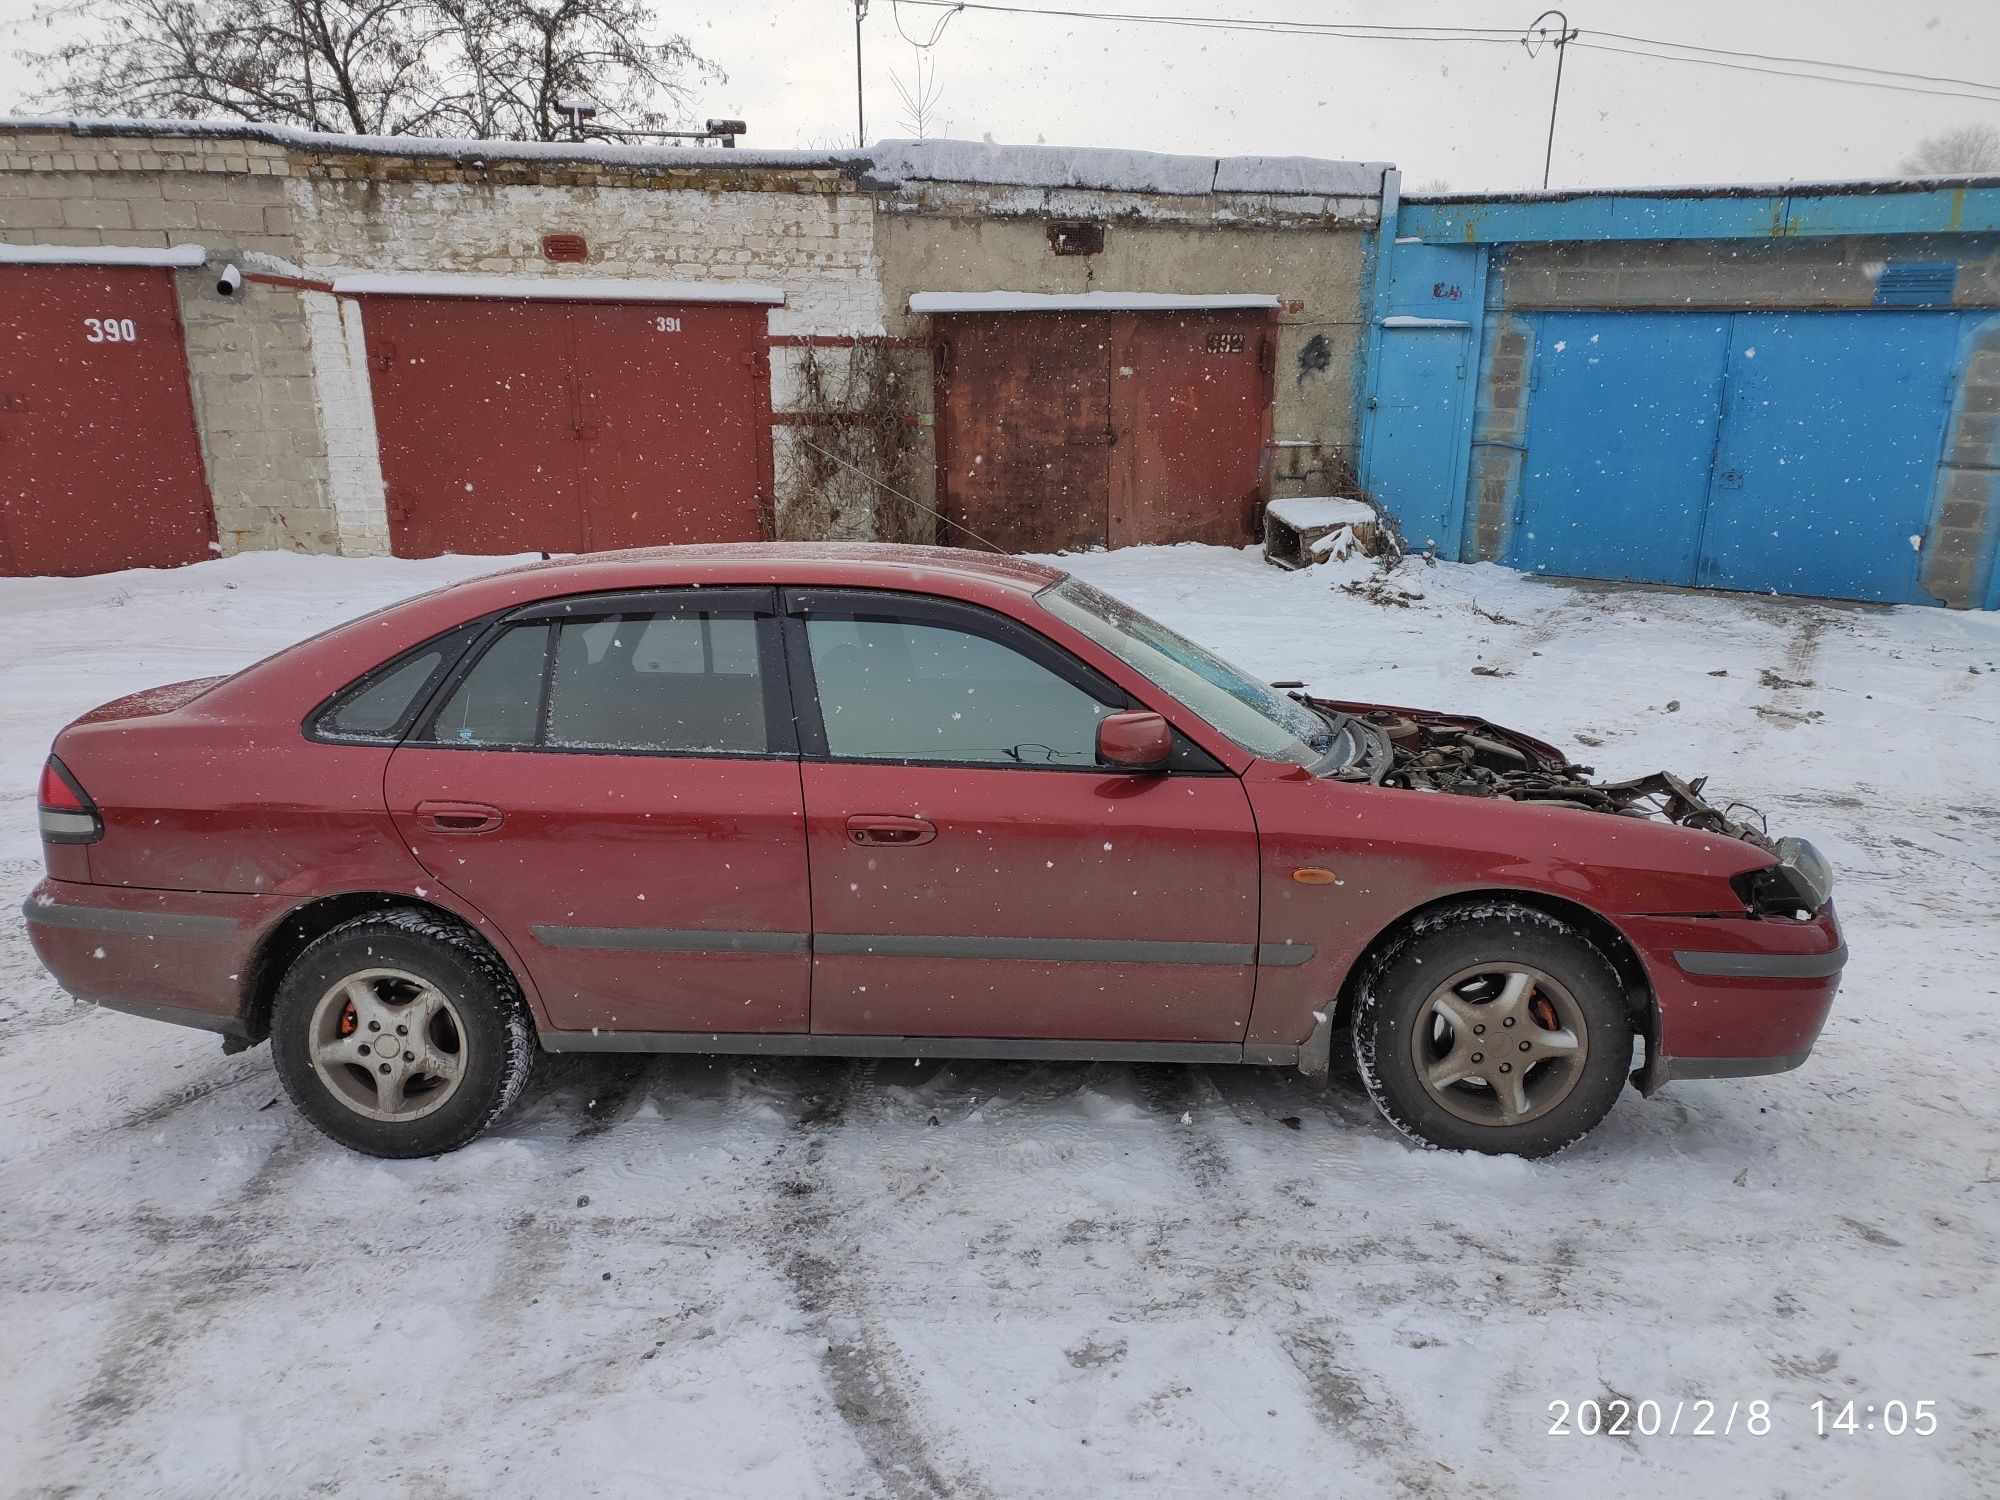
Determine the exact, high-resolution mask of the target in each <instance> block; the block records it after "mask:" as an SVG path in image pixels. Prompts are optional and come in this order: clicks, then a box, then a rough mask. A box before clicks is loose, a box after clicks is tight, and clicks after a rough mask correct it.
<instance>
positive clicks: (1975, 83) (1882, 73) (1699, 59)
mask: <svg viewBox="0 0 2000 1500" xmlns="http://www.w3.org/2000/svg"><path fill="white" fill-rule="evenodd" d="M903 3H905V4H909V5H921V6H930V7H933V8H940V9H956V10H976V11H987V12H991V13H994V14H998V15H1012V16H1039V17H1042V18H1044V19H1048V20H1075V21H1109V22H1125V23H1128V24H1132V25H1142V26H1173V27H1180V28H1183V29H1192V30H1204V31H1241V32H1252V33H1262V34H1265V35H1278V36H1327V37H1340V38H1345V39H1348V40H1353V41H1397V42H1433V43H1440V44H1453V43H1488V44H1506V43H1512V42H1518V41H1520V40H1521V32H1520V31H1519V30H1517V29H1514V28H1502V27H1494V26H1410V25H1385V24H1377V23H1367V22H1360V21H1353V22H1348V21H1287V20H1279V19H1275V18H1270V17H1256V16H1200V15H1194V16H1190V15H1167V14H1161V13H1158V12H1142V11H1106V10H1078V9H1071V8H1065V7H1056V6H1033V5H1006V4H998V3H993V0H903ZM1592 36H1606V37H1611V38H1614V39H1615V40H1617V41H1626V42H1634V43H1638V44H1639V46H1638V47H1617V46H1610V45H1607V44H1606V43H1603V42H1594V41H1590V40H1587V38H1589V37H1592ZM1572 45H1575V46H1578V47H1588V48H1591V49H1593V50H1595V51H1598V52H1612V53H1619V54H1622V55H1624V56H1627V57H1644V58H1651V59H1654V60H1656V61H1660V62H1679V63H1692V64H1695V65H1697V66H1701V67H1711V68H1727V69H1729V70H1731V71H1733V72H1742V73H1762V74H1766V75H1768V76H1770V77H1775V78H1800V79H1804V80H1805V81H1807V82H1809V83H1844V84H1851V85H1854V86H1857V87H1861V88H1875V89H1891V90H1895V91H1898V92H1901V93H1907V94H1921V95H1924V96H1926V97H1930V98H1943V99H1973V100H1978V101H1981V102H1984V103H2000V83H1982V82H1980V81H1979V80H1977V79H1972V78H1951V77H1945V76H1942V75H1937V74H1930V73H1908V72H1902V71H1899V70H1897V69H1893V68H1877V67H1872V66H1869V65H1867V64H1862V63H1842V62H1831V61H1828V60H1826V59H1824V58H1812V57H1789V56H1784V55H1780V54H1775V53H1761V52H1748V51H1737V50H1735V49H1731V48H1726V47H1704V46H1699V45H1696V44H1693V43H1685V42H1670V41H1664V40H1661V39H1659V38H1655V37H1641V36H1633V35H1629V34H1627V33H1624V32H1612V31H1604V32H1597V31H1583V32H1581V33H1580V36H1579V39H1578V40H1577V41H1575V42H1574V43H1573V44H1572ZM1640 47H1658V48H1673V49H1678V50H1677V51H1643V50H1640ZM1690 52H1692V53H1699V54H1702V55H1700V56H1692V57H1691V56H1686V55H1683V54H1685V53H1690ZM1725 59H1743V60H1742V61H1726V60H1725ZM1759 63H1792V64H1796V65H1798V66H1800V67H1806V68H1832V69H1837V70H1840V71H1843V72H1850V73H1869V74H1873V75H1876V77H1872V78H1841V77H1835V76H1832V75H1829V74H1827V73H1812V72H1794V71H1790V70H1788V69H1786V68H1782V67H1761V66H1757V64H1759ZM1892 78H1905V79H1909V80H1911V82H1910V83H1891V82H1881V81H1877V79H1892ZM1923 83H1942V84H1951V85H1960V86H1963V88H1965V89H1989V90H1992V91H1993V92H1992V93H1967V92H1961V91H1955V90H1953V89H1939V88H1922V87H1916V86H1914V85H1915V84H1923Z"/></svg>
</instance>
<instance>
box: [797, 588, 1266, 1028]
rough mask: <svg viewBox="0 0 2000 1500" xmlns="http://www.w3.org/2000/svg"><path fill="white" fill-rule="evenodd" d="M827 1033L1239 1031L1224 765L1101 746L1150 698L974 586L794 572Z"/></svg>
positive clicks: (1234, 810) (1241, 878) (816, 978)
mask: <svg viewBox="0 0 2000 1500" xmlns="http://www.w3.org/2000/svg"><path fill="white" fill-rule="evenodd" d="M786 606H787V610H788V618H787V621H786V628H787V630H788V632H789V633H790V635H789V639H790V642H791V646H792V650H791V657H792V661H793V668H794V672H795V677H794V694H795V697H796V699H797V701H798V702H799V704H800V736H801V741H802V743H803V744H804V745H805V747H806V751H807V754H806V759H805V760H804V762H803V765H802V768H803V776H804V784H805V800H806V822H807V847H808V849H809V850H810V854H811V859H810V864H811V870H812V901H813V932H814V938H813V949H814V963H813V981H812V991H813V993H812V1009H813V1031H814V1032H815V1033H819V1034H826V1035H838V1036H914V1037H1001V1038H1028V1039H1038V1038H1039V1039H1068V1040H1084V1039H1096V1040H1103V1039H1118V1040H1131V1041H1157V1042H1241V1041H1242V1040H1243V1034H1244V1025H1245V1023H1246V1022H1247V1021H1248V1019H1249V1012H1250V1000H1251V990H1252V986H1253V983H1254V979H1255V944H1256V941H1257V835H1256V830H1255V826H1254V824H1253V823H1252V821H1251V816H1250V806H1249V800H1248V798H1247V797H1246V795H1245V793H1244V790H1243V786H1242V783H1241V782H1240V781H1238V780H1237V778H1236V777H1235V776H1233V775H1231V774H1229V773H1228V772H1227V771H1224V770H1221V769H1220V768H1214V767H1212V766H1208V767H1202V768H1191V769H1187V770H1175V771H1172V772H1168V773H1161V774H1130V773H1118V772H1111V771H1107V770H1105V769H1103V768H1101V767H1099V766H1098V764H1097V759H1096V728H1097V723H1098V721H1099V720H1100V719H1101V718H1103V717H1104V715H1106V714H1108V713H1112V712H1116V711H1117V710H1119V709H1122V708H1126V707H1131V706H1135V705H1133V704H1132V703H1131V702H1130V700H1129V699H1127V697H1126V696H1125V695H1124V694H1123V693H1122V692H1121V691H1120V690H1119V689H1118V688H1116V687H1115V686H1113V685H1112V684H1110V683H1108V682H1106V681H1104V680H1103V679H1102V678H1101V677H1100V676H1099V675H1098V674H1097V673H1095V672H1094V671H1092V670H1091V669H1090V668H1088V667H1086V666H1085V665H1084V664H1082V663H1081V662H1078V661H1077V660H1076V659H1075V658H1074V657H1072V656H1070V655H1069V653H1067V652H1066V651H1063V650H1061V649H1060V648H1059V647H1057V646H1055V645H1054V644H1053V643H1051V642H1050V641H1048V640H1047V639H1046V638H1044V637H1042V636H1040V635H1039V634H1037V633H1035V632H1033V631H1030V630H1028V629H1027V628H1026V627H1024V626H1022V625H1021V624H1019V622H1017V621H1013V620H1011V619H1008V618H1006V617H1004V616H1001V615H998V614H995V613H993V612H991V611H988V610H985V609H982V608H979V607H976V606H973V605H969V604H963V603H952V602H948V601H941V600H935V599H928V598H917V597H914V596H910V595H898V594H888V593H870V592H867V591H859V590H789V591H787V601H786Z"/></svg>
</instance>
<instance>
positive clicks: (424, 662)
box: [308, 621, 485, 744]
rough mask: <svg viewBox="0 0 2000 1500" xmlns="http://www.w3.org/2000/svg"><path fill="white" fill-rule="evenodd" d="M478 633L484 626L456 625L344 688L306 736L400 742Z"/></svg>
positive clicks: (317, 715) (311, 724)
mask: <svg viewBox="0 0 2000 1500" xmlns="http://www.w3.org/2000/svg"><path fill="white" fill-rule="evenodd" d="M484 628H485V622H484V621H475V622H474V623H472V624H469V625H461V626H459V627H458V628H457V629H455V630H450V631H447V632H446V633H445V634H443V635H441V636H435V637H433V638H432V639H430V640H428V641H426V642H424V643H423V644H422V645H421V646H417V647H414V648H413V649H411V650H409V651H406V652H404V653H403V654H402V655H401V656H398V657H395V658H394V659H392V660H390V661H387V662H385V663H383V664H382V665H381V666H379V667H376V668H375V669H374V670H373V671H371V672H369V673H367V674H366V675H365V676H363V677H361V678H359V679H357V680H356V681H354V682H352V683H349V684H348V685H347V686H346V687H344V688H342V689H341V690H340V691H339V692H338V693H336V694H335V695H334V696H333V698H332V700H331V701H330V702H328V703H327V705H326V706H325V707H324V708H322V709H320V710H319V711H318V712H317V713H315V714H314V715H313V717H312V719H311V720H310V721H309V724H308V728H309V730H310V732H311V733H312V735H313V736H314V737H315V738H318V739H329V740H360V741H365V742H368V743H371V744H377V743H393V742H395V741H397V740H400V739H401V738H402V737H403V735H405V734H406V733H408V732H409V727H410V724H411V721H412V720H414V719H415V718H416V716H417V712H418V710H419V709H421V708H422V707H423V705H424V700H425V699H427V698H428V697H429V696H430V695H431V691H432V690H433V689H434V688H435V687H436V686H437V685H438V684H439V683H440V682H442V681H443V680H444V677H445V674H446V673H448V672H449V671H451V669H452V668H453V667H454V666H456V665H457V663H458V659H459V657H461V656H463V655H464V654H465V650H466V648H467V647H468V646H470V645H471V644H472V641H473V638H474V637H475V636H477V635H478V634H479V632H480V631H481V630H482V629H484Z"/></svg>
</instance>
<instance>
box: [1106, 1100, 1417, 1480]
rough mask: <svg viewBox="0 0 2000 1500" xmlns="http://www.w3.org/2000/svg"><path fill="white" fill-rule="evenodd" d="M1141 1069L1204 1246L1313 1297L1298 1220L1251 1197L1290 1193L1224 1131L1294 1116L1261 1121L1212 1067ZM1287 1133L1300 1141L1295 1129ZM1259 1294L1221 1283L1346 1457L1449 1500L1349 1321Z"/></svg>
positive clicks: (1226, 1279) (1243, 1283)
mask: <svg viewBox="0 0 2000 1500" xmlns="http://www.w3.org/2000/svg"><path fill="white" fill-rule="evenodd" d="M1137 1071H1139V1073H1140V1089H1141V1092H1142V1093H1143V1094H1144V1095H1145V1096H1146V1098H1147V1100H1148V1101H1149V1102H1150V1103H1151V1104H1152V1105H1153V1106H1154V1108H1155V1109H1156V1110H1157V1111H1159V1112H1160V1113H1161V1114H1162V1115H1163V1116H1164V1117H1165V1118H1166V1119H1167V1120H1168V1121H1169V1124H1168V1126H1167V1128H1168V1129H1169V1130H1171V1131H1173V1132H1174V1136H1173V1145H1172V1153H1173V1155H1174V1157H1175V1159H1176V1160H1177V1162H1178V1163H1179V1165H1180V1166H1181V1168H1182V1169H1183V1171H1184V1173H1185V1175H1186V1176H1187V1178H1188V1181H1189V1183H1190V1184H1191V1186H1192V1187H1193V1189H1194V1201H1195V1204H1196V1205H1198V1206H1199V1205H1206V1206H1207V1207H1208V1208H1209V1209H1210V1210H1212V1211H1211V1212H1209V1213H1207V1214H1206V1215H1204V1218H1205V1222H1204V1223H1202V1224H1201V1225H1200V1226H1199V1229H1198V1237H1199V1238H1200V1240H1201V1241H1202V1242H1203V1243H1205V1244H1211V1245H1213V1244H1216V1243H1218V1242H1220V1243H1221V1244H1222V1245H1224V1246H1225V1247H1226V1250H1227V1253H1226V1254H1225V1255H1224V1257H1223V1262H1224V1264H1225V1265H1228V1266H1231V1267H1232V1268H1233V1267H1241V1266H1252V1265H1256V1264H1258V1263H1259V1261H1260V1260H1263V1261H1271V1260H1276V1261H1278V1262H1279V1264H1278V1265H1277V1266H1276V1268H1275V1270H1274V1273H1273V1279H1274V1280H1275V1281H1276V1283H1277V1285H1278V1286H1281V1287H1288V1288H1290V1289H1291V1290H1293V1291H1294V1292H1295V1293H1296V1292H1300V1291H1303V1290H1304V1289H1305V1287H1306V1286H1307V1285H1309V1282H1308V1281H1307V1278H1306V1276H1305V1274H1304V1270H1305V1268H1304V1267H1303V1266H1300V1265H1298V1264H1297V1261H1298V1260H1300V1259H1304V1258H1306V1257H1303V1256H1300V1255H1299V1254H1298V1251H1299V1249H1300V1247H1298V1246H1296V1245H1294V1244H1292V1243H1288V1242H1286V1239H1281V1238H1280V1237H1282V1236H1285V1231H1284V1229H1283V1227H1282V1226H1283V1225H1284V1224H1285V1223H1287V1222H1288V1221H1295V1219H1296V1215H1295V1213H1285V1214H1280V1215H1277V1216H1275V1217H1274V1216H1271V1215H1269V1214H1266V1213H1264V1212H1263V1211H1262V1210H1261V1209H1260V1208H1259V1207H1257V1206H1253V1205H1252V1204H1251V1203H1250V1202H1249V1201H1247V1200H1248V1195H1249V1194H1250V1193H1261V1194H1263V1195H1265V1196H1267V1197H1268V1196H1270V1195H1271V1194H1272V1193H1273V1192H1274V1191H1281V1190H1277V1189H1273V1188H1272V1187H1271V1186H1270V1185H1269V1182H1268V1178H1269V1176H1270V1174H1268V1173H1263V1172H1252V1171H1244V1170H1242V1169H1240V1168H1239V1167H1238V1166H1237V1165H1236V1163H1234V1162H1233V1161H1232V1159H1231V1154H1230V1147H1229V1142H1228V1140H1227V1139H1226V1138H1225V1136H1224V1134H1223V1132H1222V1130H1221V1129H1219V1128H1218V1127H1217V1125H1216V1124H1215V1121H1216V1120H1217V1118H1218V1117H1219V1116H1226V1117H1228V1118H1230V1119H1233V1120H1235V1121H1236V1122H1237V1124H1238V1125H1240V1126H1243V1127H1244V1128H1245V1129H1246V1130H1251V1131H1254V1130H1257V1129H1258V1128H1260V1127H1261V1126H1262V1125H1265V1124H1271V1125H1282V1120H1283V1118H1287V1117H1264V1118H1262V1119H1260V1118H1259V1117H1258V1116H1257V1115H1256V1114H1255V1112H1254V1111H1253V1110H1251V1109H1250V1108H1249V1107H1247V1105H1246V1104H1244V1103H1241V1102H1239V1100H1238V1099H1236V1098H1234V1097H1232V1096H1231V1095H1229V1094H1226V1093H1225V1092H1224V1091H1223V1089H1222V1088H1221V1087H1219V1086H1218V1085H1217V1083H1216V1081H1215V1077H1214V1074H1213V1071H1212V1070H1211V1069H1208V1068H1204V1067H1199V1066H1190V1067H1166V1066H1161V1067H1155V1068H1144V1069H1140V1070H1137ZM1282 1133H1283V1134H1285V1135H1286V1136H1287V1137H1289V1138H1291V1139H1296V1137H1294V1136H1292V1134H1291V1130H1290V1128H1289V1127H1284V1128H1283V1131H1282ZM1293 1206H1294V1207H1295V1205H1293ZM1286 1238H1288V1237H1286ZM1257 1290H1258V1288H1257V1287H1256V1286H1255V1285H1254V1284H1253V1283H1251V1282H1249V1281H1248V1280H1247V1279H1246V1278H1244V1277H1242V1276H1239V1275H1238V1274H1236V1273H1235V1271H1234V1270H1233V1269H1232V1271H1231V1272H1229V1273H1228V1274H1226V1275H1224V1276H1222V1277H1220V1278H1218V1281H1217V1285H1216V1292H1217V1294H1218V1295H1219V1297H1220V1298H1221V1300H1222V1302H1223V1304H1224V1306H1225V1307H1227V1308H1228V1310H1229V1312H1230V1315H1231V1316H1232V1318H1233V1319H1235V1320H1236V1321H1237V1322H1238V1323H1239V1324H1242V1325H1245V1326H1249V1327H1259V1326H1261V1327H1265V1328H1269V1329H1271V1331H1272V1332H1271V1337H1272V1339H1273V1341H1274V1342H1275V1343H1276V1345H1277V1347H1278V1348H1279V1349H1280V1350H1281V1351H1282V1352H1283V1354H1284V1356H1285V1358H1286V1359H1287V1360H1289V1361H1290V1363H1291V1365H1292V1367H1293V1368H1294V1370H1296V1372H1297V1373H1298V1376H1299V1378H1300V1380H1301V1381H1302V1383H1303V1385H1304V1390H1305V1395H1306V1397H1307V1403H1306V1404H1307V1408H1308V1410H1309V1411H1310V1412H1311V1414H1312V1416H1313V1419H1314V1420H1315V1421H1316V1422H1317V1423H1318V1424H1319V1426H1320V1427H1321V1428H1322V1430H1324V1431H1325V1432H1326V1433H1327V1434H1328V1436H1329V1437H1331V1438H1332V1439H1333V1441H1334V1442H1335V1443H1336V1444H1338V1445H1339V1446H1340V1447H1341V1448H1342V1449H1344V1450H1346V1451H1349V1452H1352V1453H1355V1454H1356V1455H1358V1456H1360V1457H1362V1458H1364V1459H1367V1460H1370V1461H1372V1462H1373V1463H1375V1464H1377V1465H1379V1466H1380V1467H1381V1468H1383V1469H1385V1470H1386V1471H1387V1472H1388V1473H1389V1474H1391V1475H1393V1476H1394V1479H1395V1483H1396V1489H1397V1492H1398V1493H1399V1494H1405V1495H1438V1496H1440V1497H1442V1496H1443V1494H1444V1490H1443V1487H1442V1485H1441V1483H1440V1478H1441V1476H1439V1475H1438V1474H1435V1473H1433V1472H1432V1471H1431V1469H1430V1467H1429V1466H1428V1465H1427V1464H1426V1463H1424V1462H1423V1460H1422V1459H1421V1458H1420V1457H1419V1456H1418V1455H1420V1454H1421V1453H1422V1451H1423V1434H1422V1432H1421V1431H1420V1430H1419V1429H1418V1428H1417V1426H1416V1424H1415V1423H1414V1422H1412V1421H1411V1419H1410V1416H1409V1414H1408V1412H1406V1411H1405V1410H1404V1409H1403V1407H1402V1405H1401V1403H1400V1402H1398V1401H1397V1400H1396V1399H1395V1398H1394V1397H1393V1396H1391V1395H1390V1394H1388V1392H1387V1391H1386V1390H1384V1389H1382V1387H1381V1382H1380V1381H1379V1380H1376V1379H1373V1378H1372V1377H1371V1376H1370V1375H1369V1373H1368V1372H1367V1365H1366V1362H1365V1361H1364V1360H1363V1359H1361V1358H1360V1357H1359V1356H1358V1355H1357V1354H1356V1352H1355V1350H1354V1346H1353V1344H1352V1342H1351V1341H1350V1340H1349V1339H1348V1338H1347V1336H1346V1334H1345V1333H1344V1332H1343V1331H1342V1328H1341V1326H1340V1322H1339V1320H1337V1319H1335V1318H1331V1317H1322V1316H1302V1315H1301V1309H1300V1305H1299V1303H1298V1302H1297V1301H1296V1300H1291V1299H1285V1298H1283V1297H1280V1296H1275V1295H1266V1296H1263V1297H1262V1298H1261V1299H1259V1298H1257V1297H1256V1295H1255V1294H1256V1292H1257ZM1288 1300H1289V1305H1286V1304H1287V1302H1288ZM1260 1301H1261V1305H1256V1304H1257V1303H1259V1302H1260Z"/></svg>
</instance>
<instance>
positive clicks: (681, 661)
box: [543, 613, 770, 754]
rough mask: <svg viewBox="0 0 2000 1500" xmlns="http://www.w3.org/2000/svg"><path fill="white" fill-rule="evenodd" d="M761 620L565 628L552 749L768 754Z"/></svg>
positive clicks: (553, 701)
mask: <svg viewBox="0 0 2000 1500" xmlns="http://www.w3.org/2000/svg"><path fill="white" fill-rule="evenodd" d="M764 719H765V716H764V680H763V674H762V672H761V671H760V670H759V663H758V654H757V621H756V620H755V618H753V617H752V616H750V615H748V614H714V613H700V614H692V613H690V614H679V613H676V614H670V615H621V616H618V617H617V618H614V619H609V620H592V621H589V622H577V621H571V622H566V623H564V624H563V625H562V626H561V627H560V628H559V631H558V634H557V639H556V660H555V671H554V673H553V674H552V676H551V677H550V680H549V722H548V730H547V734H546V736H545V738H544V741H543V742H544V743H545V744H547V745H549V746H551V747H554V748H563V749H577V750H653V751H678V752H681V753H683V754H689V753H700V752H704V751H708V752H720V753H723V754H730V753H736V754H760V753H762V752H764V751H766V750H768V749H769V748H770V738H769V735H768V733H767V732H766V725H765V722H764Z"/></svg>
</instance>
